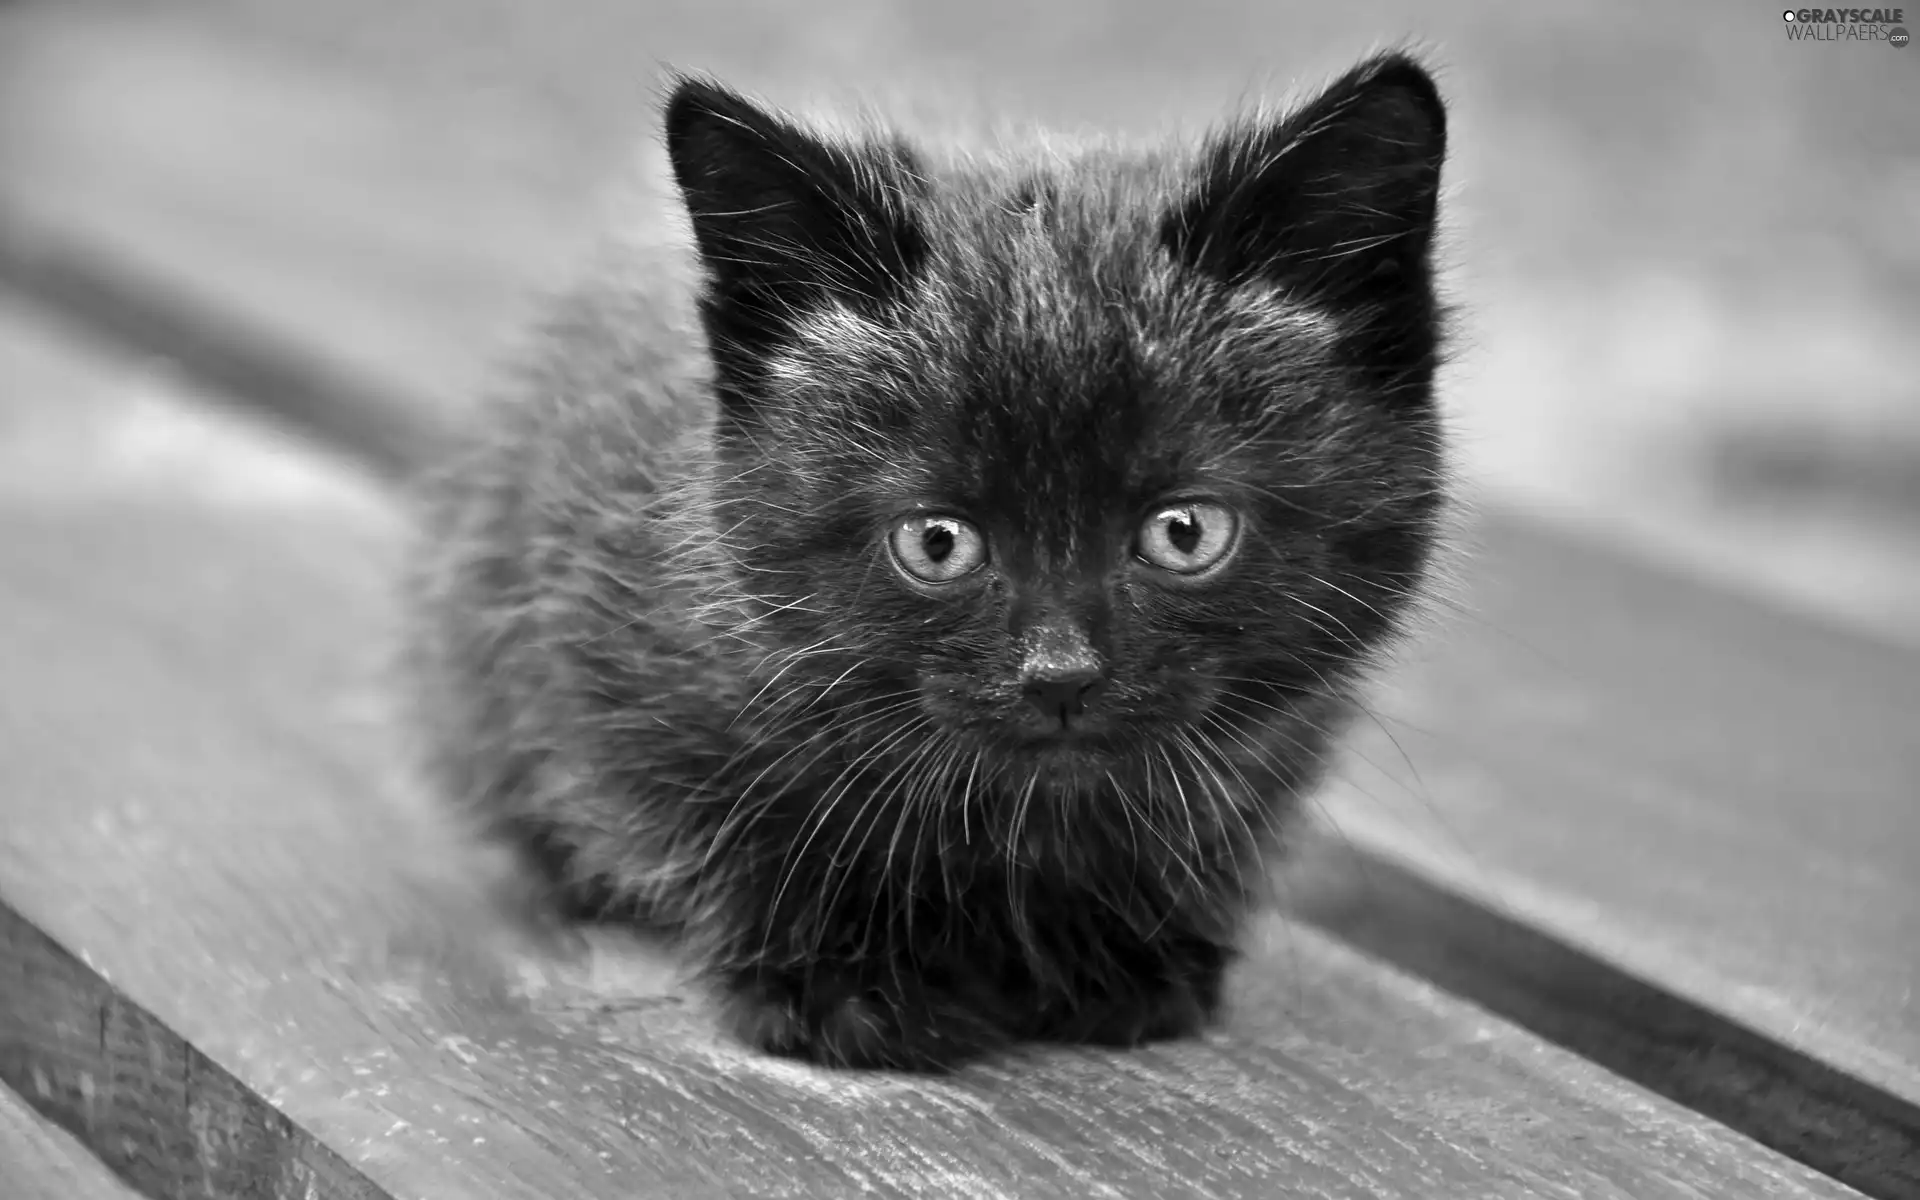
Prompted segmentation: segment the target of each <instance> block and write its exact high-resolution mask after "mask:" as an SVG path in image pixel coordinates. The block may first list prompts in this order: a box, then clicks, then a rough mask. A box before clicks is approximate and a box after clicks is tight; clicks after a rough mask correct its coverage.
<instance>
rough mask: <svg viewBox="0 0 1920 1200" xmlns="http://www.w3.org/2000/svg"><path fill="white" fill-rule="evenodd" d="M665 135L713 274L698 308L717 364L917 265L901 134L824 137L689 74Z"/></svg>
mask: <svg viewBox="0 0 1920 1200" xmlns="http://www.w3.org/2000/svg"><path fill="white" fill-rule="evenodd" d="M666 141H667V157H668V159H669V161H670V162H671V163H672V166H673V174H674V179H675V181H676V182H677V183H678V184H679V186H680V193H681V195H682V197H683V198H684V199H685V201H686V205H687V212H688V214H689V215H690V216H691V217H692V220H693V233H694V240H695V241H696V243H697V244H698V246H699V250H700V257H701V259H702V261H703V262H704V264H705V266H706V268H707V273H708V278H709V280H710V281H711V288H710V290H709V292H708V294H707V295H706V297H705V298H704V302H703V310H704V313H705V316H706V320H707V325H708V331H709V333H710V335H712V341H713V343H714V354H715V357H716V361H717V362H718V363H719V365H720V366H721V367H722V369H723V370H726V369H728V368H729V367H730V366H731V367H734V368H738V367H740V366H742V365H744V363H745V362H746V361H749V360H751V358H752V357H753V356H754V355H756V354H760V353H764V352H765V351H766V350H767V349H768V348H769V347H770V346H771V345H772V344H773V343H775V342H777V341H778V339H779V338H780V337H781V335H782V334H783V333H785V332H787V331H788V329H789V328H790V326H791V323H792V321H793V319H794V317H795V316H796V315H797V314H801V313H805V312H806V311H808V310H810V309H815V308H818V307H819V306H820V305H821V304H823V303H825V302H826V301H828V300H830V299H831V300H837V301H840V302H842V303H845V304H847V305H849V306H851V307H853V308H855V309H856V310H860V311H867V310H870V309H871V308H872V307H873V306H874V305H875V304H877V303H879V302H883V301H885V300H886V299H888V298H889V297H890V296H891V295H893V294H894V293H895V292H896V291H897V290H898V289H899V288H900V287H901V286H902V285H903V284H904V282H905V281H906V280H907V279H909V278H910V277H911V276H912V275H913V273H914V272H915V271H916V270H917V269H918V267H919V265H920V262H921V259H922V257H923V256H924V254H925V243H924V240H923V238H922V236H921V233H920V229H919V226H918V225H917V223H916V222H915V220H914V217H913V214H912V212H911V210H910V207H909V191H910V189H913V188H915V187H917V180H918V171H917V168H916V164H915V162H914V160H913V158H912V155H911V153H910V152H909V151H908V150H907V149H906V148H905V147H904V146H902V145H899V144H880V145H871V146H861V147H857V148H856V147H852V146H848V145H842V144H839V143H836V142H830V141H828V140H826V139H824V138H820V137H817V136H815V135H813V134H811V133H808V132H807V131H805V130H803V129H801V128H799V127H798V126H796V125H794V124H792V123H790V122H788V121H786V120H783V119H782V118H780V117H779V116H776V115H774V114H773V113H770V112H768V111H767V110H765V109H763V108H761V107H759V106H758V105H756V104H754V103H753V102H752V101H750V100H748V99H746V98H745V97H743V96H741V95H739V94H738V93H736V92H733V91H731V90H729V89H727V88H725V87H722V86H720V85H719V84H716V83H712V82H709V81H707V80H702V79H695V78H682V79H681V80H679V82H678V83H677V84H676V85H675V87H674V89H673V93H672V95H671V96H670V97H669V99H668V100H667V104H666Z"/></svg>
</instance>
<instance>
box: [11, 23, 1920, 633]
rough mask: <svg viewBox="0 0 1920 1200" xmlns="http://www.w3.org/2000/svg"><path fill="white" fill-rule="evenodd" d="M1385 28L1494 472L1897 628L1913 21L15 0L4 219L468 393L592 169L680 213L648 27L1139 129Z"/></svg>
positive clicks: (526, 300) (1236, 93)
mask: <svg viewBox="0 0 1920 1200" xmlns="http://www.w3.org/2000/svg"><path fill="white" fill-rule="evenodd" d="M1911 15H1912V17H1913V18H1914V20H1913V22H1912V23H1913V24H1914V25H1915V26H1920V11H1914V12H1913V13H1912V14H1911ZM1409 41H1411V42H1413V43H1415V44H1417V45H1419V46H1422V47H1424V48H1425V49H1426V50H1427V51H1428V52H1429V53H1430V54H1431V55H1432V56H1433V57H1434V58H1435V60H1436V61H1437V62H1439V63H1440V64H1441V65H1442V67H1443V70H1444V80H1443V82H1444V84H1445V86H1446V87H1447V90H1448V91H1449V92H1450V94H1451V96H1452V98H1453V101H1454V105H1455V118H1454V124H1453V130H1454V147H1455V158H1454V163H1453V169H1452V174H1451V177H1450V183H1449V193H1450V199H1451V211H1450V214H1449V226H1450V228H1449V248H1448V256H1449V258H1450V260H1451V262H1452V265H1453V269H1452V290H1453V292H1454V294H1455V296H1456V298H1457V299H1458V300H1459V301H1460V302H1461V303H1462V304H1463V305H1464V307H1465V323H1464V326H1463V338H1462V342H1461V346H1460V354H1459V359H1458V362H1457V364H1456V365H1455V367H1454V368H1453V370H1452V372H1451V374H1450V376H1449V379H1448V386H1447V399H1448V403H1449V405H1450V406H1451V408H1452V410H1453V412H1454V414H1455V418H1456V423H1457V426H1458V428H1459V429H1460V431H1461V436H1462V451H1463V455H1464V461H1465V463H1466V465H1467V467H1468V469H1469V471H1470V474H1471V476H1472V478H1473V480H1474V482H1475V484H1476V488H1477V491H1478V493H1479V495H1480V498H1481V500H1482V502H1483V503H1484V502H1490V503H1499V504H1507V505H1509V506H1515V505H1517V506H1521V507H1524V508H1526V509H1528V510H1531V511H1534V512H1537V513H1539V514H1541V515H1542V516H1543V517H1545V518H1547V519H1552V520H1558V521H1570V522H1578V523H1581V524H1584V525H1586V526H1588V527H1590V528H1592V529H1594V530H1597V531H1599V532H1600V533H1602V534H1603V535H1604V536H1607V537H1610V538H1616V539H1621V540H1626V541H1630V542H1632V543H1633V544H1635V545H1636V546H1639V547H1641V548H1643V549H1644V550H1645V552H1647V553H1649V554H1653V555H1657V556H1660V557H1662V558H1665V559H1667V560H1669V561H1672V562H1675V563H1680V564H1684V565H1685V566H1686V567H1687V568H1688V569H1691V570H1694V571H1699V572H1705V573H1709V574H1713V575H1717V576H1720V577H1722V578H1725V579H1730V580H1734V581H1737V582H1738V583H1740V584H1741V585H1742V586H1744V587H1748V588H1751V589H1755V590H1761V591H1765V592H1767V593H1769V594H1771V595H1773V596H1774V597H1776V598H1777V599H1779V600H1781V601H1784V602H1786V603H1790V604H1793V605H1796V606H1799V607H1802V608H1805V609H1809V610H1814V611H1818V612H1820V613H1823V614H1826V615H1827V616H1829V617H1831V618H1833V619H1837V620H1841V621H1845V622H1848V623H1852V624H1855V625H1861V626H1866V627H1870V628H1873V629H1877V630H1879V631H1881V632H1883V633H1889V634H1892V635H1894V636H1897V637H1901V638H1905V639H1910V640H1915V641H1920V371H1916V369H1915V367H1914V364H1913V335H1914V331H1915V330H1916V328H1920V230H1917V229H1916V224H1917V223H1920V222H1917V221H1916V218H1920V49H1914V48H1912V47H1911V46H1908V47H1907V48H1905V49H1900V48H1895V47H1893V46H1891V45H1889V44H1888V43H1887V42H1886V41H1845V40H1841V41H1805V40H1803V41H1794V40H1790V39H1789V37H1788V36H1787V33H1786V30H1785V23H1784V22H1783V20H1782V15H1781V10H1780V9H1779V8H1777V7H1770V6H1768V5H1765V4H1762V3H1759V2H1758V0H1698V2H1695V3H1686V4H1676V3H1671V2H1668V3H1659V4H1655V3H1651V2H1644V0H1639V2H1632V3H1610V4H1604V5H1603V4H1600V3H1596V2H1595V0H1580V2H1579V3H1570V4H1564V5H1557V6H1547V5H1539V4H1526V3H1519V2H1512V3H1503V2H1501V0H1459V2H1455V3H1450V4H1445V5H1440V4H1431V3H1428V4H1416V3H1414V2H1413V0H1399V2H1394V3H1371V4H1341V5H1331V4H1318V5H1309V4H1300V3H1287V2H1285V0H1186V2H1184V3H1178V4H1176V3H1172V2H1162V3H1151V2H1148V0H1112V2H1108V3H1102V2H1100V0H1056V2H1049V3H1017V2H1015V0H975V2H974V3H971V4H966V5H954V4H937V3H931V2H919V0H895V2H891V3H889V2H884V0H825V2H820V3H814V4H795V3H775V2H774V0H754V2H737V3H696V2H693V0H538V2H535V0H380V2H378V3H375V2H374V0H334V2H333V3H330V4H325V5H317V4H308V3H298V2H296V0H176V2H174V3H169V4H166V5H156V4H150V3H140V2H137V0H121V2H114V0H61V2H58V3H55V2H52V0H39V2H36V0H13V2H11V3H5V2H0V237H3V238H4V239H5V244H6V246H7V248H8V250H7V256H6V257H7V261H8V262H9V263H10V264H11V266H10V267H9V270H10V271H12V272H13V274H14V275H16V276H21V275H22V272H23V271H26V273H28V274H30V273H31V272H30V271H27V269H26V268H23V267H22V266H21V264H22V263H31V262H32V261H35V260H36V257H37V256H38V257H53V256H57V255H59V254H76V255H80V256H83V257H84V258H85V259H86V260H87V261H89V262H91V263H93V264H95V265H96V266H101V267H103V268H104V269H106V270H108V271H110V272H119V273H123V274H124V275H125V277H126V278H128V279H132V280H138V281H139V287H141V288H144V289H147V292H146V293H144V294H148V295H153V296H159V297H162V298H163V299H164V298H165V297H168V296H174V297H178V298H180V300H181V301H182V302H183V303H186V302H191V303H192V304H195V305H199V306H201V307H202V308H203V309H204V311H206V312H209V313H213V314H216V315H218V316H219V318H220V320H221V321H223V322H225V323H227V324H229V325H230V327H231V329H232V330H234V331H235V336H236V338H240V339H249V338H251V339H257V340H259V341H261V342H262V343H263V344H264V343H277V344H281V345H286V346H298V347H300V348H302V349H303V351H305V352H307V353H310V354H311V355H313V356H314V357H315V359H316V361H324V362H325V363H327V364H329V366H330V368H332V369H336V370H337V371H338V372H339V373H340V377H341V378H346V379H354V380H361V381H365V382H366V383H367V384H368V386H369V388H370V389H371V390H374V391H381V392H383V394H386V395H389V396H392V397H397V398H399V399H398V400H397V401H396V402H399V403H406V404H417V405H420V406H422V407H423V408H426V409H434V410H436V411H438V412H440V413H441V414H443V415H450V416H453V417H454V418H455V419H457V410H458V406H459V404H460V403H461V402H462V398H463V397H465V396H468V395H471V393H472V391H473V389H474V388H475V387H476V386H477V382H478V380H480V379H481V378H482V377H483V374H484V372H485V370H486V369H487V365H488V363H489V362H490V361H491V360H492V359H493V358H494V357H495V356H496V355H497V354H498V352H499V347H500V345H501V344H502V341H503V339H504V338H505V337H507V336H508V335H509V334H510V333H511V331H512V329H513V328H514V327H515V326H516V324H518V323H519V322H520V321H521V320H523V319H524V317H525V314H526V312H527V310H528V307H529V305H530V304H531V303H532V301H533V299H534V298H535V297H536V296H537V295H538V293H539V290H540V289H542V288H544V287H547V286H550V285H552V284H554V283H555V282H556V281H557V280H559V279H560V278H562V277H563V276H564V275H565V274H566V272H567V271H568V270H569V269H571V267H572V265H573V264H574V263H576V262H577V261H578V259H579V257H580V256H581V255H582V254H583V253H584V252H585V249H586V247H587V245H588V242H589V241H590V239H591V238H592V236H593V234H594V233H595V231H596V228H597V227H598V226H599V225H600V224H601V222H602V221H603V219H604V217H605V214H606V211H607V208H608V206H609V197H610V196H611V195H615V194H619V195H621V196H623V197H624V198H625V201H626V203H628V204H630V205H635V204H637V205H639V206H640V208H641V210H644V211H647V212H655V213H659V212H665V211H667V210H666V209H665V207H664V206H665V205H666V203H667V201H666V198H665V196H664V193H663V192H662V191H661V189H660V188H659V186H658V184H659V171H660V170H661V165H660V163H659V152H658V149H657V146H656V145H655V128H656V117H655V104H656V102H657V98H658V93H657V85H658V79H659V72H660V70H661V68H662V66H663V65H665V64H672V65H675V66H680V67H687V68H698V69H703V70H707V71H711V72H714V73H716V74H719V75H721V76H722V77H724V78H726V79H727V80H729V81H730V82H733V83H735V84H736V85H738V86H741V87H743V88H745V89H747V90H750V91H754V92H758V93H760V94H763V95H764V96H766V97H767V98H769V99H771V100H774V101H776V102H780V103H786V104H793V105H802V106H804V105H806V104H809V103H811V102H814V101H816V100H823V99H824V100H828V101H835V102H844V101H845V100H847V99H850V98H853V99H858V98H861V97H866V98H870V99H872V100H873V101H875V102H876V103H877V104H878V105H879V106H880V107H881V108H883V109H886V110H890V111H894V112H896V113H899V114H901V115H902V116H904V117H906V118H909V119H911V120H912V121H913V122H915V123H916V124H918V125H921V126H923V127H924V126H935V127H941V128H947V129H963V130H972V131H977V130H980V129H985V128H990V127H992V126H993V125H994V124H995V123H996V122H1010V123H1013V124H1036V123H1037V124H1043V125H1047V126H1052V127H1057V128H1062V129H1065V130H1069V131H1073V130H1097V131H1104V132H1113V133H1119V134H1123V135H1132V134H1142V135H1144V134H1152V133H1155V132H1158V131H1163V130H1173V129H1186V130H1196V129H1199V128H1201V127H1202V126H1204V125H1205V124H1206V123H1207V122H1209V121H1210V120H1212V119H1213V118H1215V117H1217V116H1219V115H1220V114H1222V113H1223V112H1225V111H1227V110H1228V109H1230V108H1231V107H1233V106H1234V105H1236V104H1239V103H1242V102H1244V101H1246V100H1248V99H1250V98H1254V97H1261V96H1265V97H1282V96H1285V95H1286V94H1287V92H1288V89H1289V88H1290V87H1294V86H1298V87H1306V86H1310V85H1312V84H1313V83H1315V82H1318V81H1320V80H1322V79H1324V78H1326V77H1328V76H1329V75H1331V74H1332V73H1334V72H1336V71H1338V70H1339V69H1341V68H1342V67H1343V66H1345V65H1347V64H1348V63H1350V62H1351V61H1352V60H1353V59H1354V58H1355V57H1356V56H1358V55H1359V54H1361V53H1363V52H1365V51H1366V50H1368V49H1370V48H1373V47H1375V46H1378V45H1380V44H1383V43H1401V42H1409ZM635 181H638V186H637V187H635V186H631V185H633V184H634V183H635ZM636 197H637V199H636ZM649 206H651V207H649ZM629 211H630V213H631V212H632V211H633V210H629ZM627 219H628V220H632V219H634V218H633V217H632V216H631V215H630V216H629V217H628V218H627ZM642 219H652V217H643V218H642ZM666 224H667V225H669V226H670V225H671V221H668V222H666ZM4 282H5V279H4V278H0V283H4ZM0 290H4V289H0ZM9 304H11V302H9ZM30 376H31V372H30V371H28V370H27V368H26V366H23V364H22V360H21V355H20V352H19V351H18V350H17V349H16V350H14V351H9V352H7V354H6V356H5V357H4V358H0V422H5V425H3V426H0V436H6V437H10V438H12V439H13V440H14V442H15V443H16V449H17V447H18V445H19V444H21V443H20V438H21V437H22V436H24V435H23V433H22V431H23V430H31V429H34V428H41V429H43V430H44V429H45V428H50V427H52V425H54V424H57V423H58V422H59V420H60V419H61V418H60V415H59V414H57V413H51V412H49V411H47V406H48V405H50V404H59V403H60V398H59V396H58V394H57V393H54V392H47V391H45V390H43V389H38V388H35V387H31V386H28V382H27V380H28V379H29V378H30ZM13 461H15V462H16V463H17V462H20V461H23V459H22V458H21V456H20V455H18V454H16V455H15V456H13ZM263 486H265V485H263Z"/></svg>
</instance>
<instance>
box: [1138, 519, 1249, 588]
mask: <svg viewBox="0 0 1920 1200" xmlns="http://www.w3.org/2000/svg"><path fill="white" fill-rule="evenodd" d="M1239 530H1240V521H1239V518H1237V517H1235V516H1234V515H1233V510H1232V509H1229V508H1224V507H1222V506H1221V505H1218V504H1206V503H1202V502H1200V501H1194V502H1192V503H1189V504H1171V505H1168V506H1167V507H1166V508H1163V509H1161V510H1160V511H1159V512H1157V513H1154V514H1153V515H1152V516H1151V517H1148V518H1147V521H1146V524H1144V525H1142V526H1140V544H1139V547H1138V549H1137V550H1136V551H1135V552H1136V553H1137V554H1139V555H1140V557H1141V558H1143V559H1145V560H1147V561H1148V562H1150V563H1152V564H1153V565H1154V566H1156V567H1159V568H1160V569H1161V570H1163V571H1172V572H1173V573H1174V574H1176V575H1198V574H1200V573H1201V572H1202V571H1205V570H1206V569H1208V568H1209V567H1212V566H1214V565H1215V564H1217V563H1219V562H1220V561H1221V560H1222V559H1224V558H1225V557H1226V556H1227V552H1228V551H1230V550H1232V549H1233V545H1234V535H1235V534H1236V533H1238V532H1239Z"/></svg>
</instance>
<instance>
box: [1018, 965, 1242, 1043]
mask: <svg viewBox="0 0 1920 1200" xmlns="http://www.w3.org/2000/svg"><path fill="white" fill-rule="evenodd" d="M1224 971H1225V964H1224V962H1222V963H1208V964H1205V965H1200V966H1196V967H1194V968H1193V969H1192V970H1190V971H1187V972H1184V973H1182V974H1181V975H1179V976H1176V977H1174V978H1170V979H1161V980H1155V981H1152V982H1151V983H1149V984H1146V985H1144V986H1137V987H1129V988H1125V989H1115V990H1111V991H1107V992H1104V993H1101V994H1097V995H1093V996H1089V997H1087V998H1085V999H1084V1000H1082V1001H1080V1002H1079V1003H1076V1004H1073V1005H1071V1006H1061V1007H1059V1008H1056V1009H1054V1010H1053V1011H1051V1012H1048V1013H1045V1014H1043V1015H1042V1017H1041V1019H1040V1025H1039V1028H1037V1029H1036V1030H1035V1036H1036V1038H1037V1039H1039V1040H1042V1041H1057V1042H1068V1043H1080V1044H1084V1045H1092V1046H1120V1047H1125V1046H1139V1045H1142V1044H1144V1043H1147V1042H1164V1041H1170V1040H1173V1039H1176V1038H1187V1037H1193V1036H1194V1035H1196V1034H1198V1033H1200V1032H1201V1031H1202V1030H1204V1029H1205V1028H1206V1027H1207V1026H1209V1025H1211V1024H1212V1023H1213V1021H1214V1018H1215V1017H1217V1016H1218V1015H1219V1013H1220V991H1221V979H1222V976H1223V974H1224Z"/></svg>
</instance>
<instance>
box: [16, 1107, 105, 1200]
mask: <svg viewBox="0 0 1920 1200" xmlns="http://www.w3.org/2000/svg"><path fill="white" fill-rule="evenodd" d="M0 1187H4V1188H5V1194H6V1195H7V1197H8V1200H136V1197H137V1196H138V1193H137V1192H134V1191H132V1190H131V1189H129V1188H128V1187H127V1186H126V1185H125V1184H123V1183H121V1182H120V1180H118V1179H116V1178H115V1177H114V1175H113V1173H112V1172H110V1171H108V1170H107V1169H106V1167H104V1166H102V1165H101V1163H100V1160H99V1159H97V1158H95V1157H94V1156H93V1155H92V1154H91V1153H90V1152H89V1151H88V1150H87V1149H86V1148H85V1147H84V1146H82V1145H81V1144H80V1143H79V1142H77V1141H75V1140H74V1139H73V1138H72V1137H71V1136H69V1135H68V1134H66V1133H64V1132H63V1131H61V1130H60V1129H59V1128H58V1127H57V1126H55V1125H54V1124H53V1123H52V1122H50V1121H48V1120H46V1119H45V1118H44V1117H42V1116H40V1115H39V1114H38V1113H36V1112H34V1111H33V1110H32V1109H31V1108H28V1107H27V1106H26V1104H25V1103H23V1102H22V1101H21V1099H20V1097H18V1096H17V1095H15V1094H14V1093H13V1092H12V1091H11V1090H10V1089H8V1088H5V1087H0Z"/></svg>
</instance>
